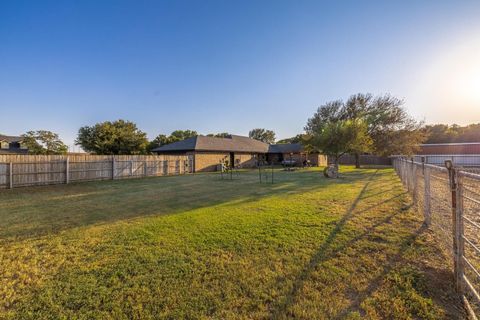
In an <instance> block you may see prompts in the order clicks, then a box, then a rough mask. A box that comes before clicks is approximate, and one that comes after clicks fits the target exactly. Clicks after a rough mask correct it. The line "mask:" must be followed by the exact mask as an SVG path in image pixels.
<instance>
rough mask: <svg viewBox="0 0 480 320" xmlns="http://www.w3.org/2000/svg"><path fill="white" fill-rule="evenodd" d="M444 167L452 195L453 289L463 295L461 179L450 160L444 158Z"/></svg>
mask: <svg viewBox="0 0 480 320" xmlns="http://www.w3.org/2000/svg"><path fill="white" fill-rule="evenodd" d="M445 167H446V168H447V169H448V178H449V181H450V190H451V197H452V229H453V232H452V233H453V234H452V236H453V259H454V261H453V269H454V279H455V289H456V290H457V293H459V294H460V295H463V274H464V265H463V254H464V252H463V251H464V246H463V188H462V186H461V181H460V184H459V175H458V172H457V170H456V168H454V167H453V163H452V161H451V160H446V161H445ZM460 180H461V178H460Z"/></svg>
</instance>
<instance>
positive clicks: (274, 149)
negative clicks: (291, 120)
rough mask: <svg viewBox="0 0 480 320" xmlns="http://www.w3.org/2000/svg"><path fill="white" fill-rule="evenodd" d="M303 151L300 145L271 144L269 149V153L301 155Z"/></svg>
mask: <svg viewBox="0 0 480 320" xmlns="http://www.w3.org/2000/svg"><path fill="white" fill-rule="evenodd" d="M302 151H303V146H302V145H301V144H300V143H279V144H271V145H270V147H269V148H268V152H269V153H299V152H302Z"/></svg>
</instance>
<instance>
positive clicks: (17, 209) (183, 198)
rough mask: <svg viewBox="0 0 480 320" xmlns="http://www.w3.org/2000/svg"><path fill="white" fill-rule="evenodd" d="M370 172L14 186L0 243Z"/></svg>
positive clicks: (304, 188)
mask: <svg viewBox="0 0 480 320" xmlns="http://www.w3.org/2000/svg"><path fill="white" fill-rule="evenodd" d="M371 174H372V170H358V171H349V172H347V173H344V174H343V176H342V179H338V180H329V179H326V178H324V177H322V176H321V173H320V171H310V170H305V171H301V172H298V173H297V172H293V173H290V172H288V173H287V172H285V173H284V172H281V173H279V174H278V176H277V179H276V180H275V183H274V184H260V183H259V181H258V177H257V175H256V172H246V173H242V176H241V179H240V180H237V181H236V180H231V181H230V180H221V178H220V175H218V174H201V175H192V176H190V175H189V176H172V177H158V178H146V179H132V180H116V181H99V182H85V183H78V184H72V185H67V186H65V185H56V186H45V187H42V188H39V187H32V188H24V189H14V190H9V191H6V192H3V193H0V200H2V201H1V203H0V210H1V211H3V212H2V214H0V221H1V224H0V243H1V242H9V241H19V240H24V239H31V238H36V237H41V236H45V235H49V234H55V233H58V232H61V231H64V230H68V229H71V228H77V227H83V226H89V225H98V224H105V223H112V222H115V221H120V220H127V219H133V218H139V217H147V216H155V215H168V214H178V213H182V212H185V211H189V210H194V209H199V208H207V207H214V206H218V205H222V204H229V203H235V204H237V205H239V204H242V203H248V202H252V201H258V200H261V199H262V198H265V197H275V196H282V195H287V194H288V195H291V194H299V193H304V192H313V191H318V190H320V189H322V188H327V187H330V186H332V185H338V184H345V185H348V184H351V183H355V182H357V181H361V180H363V179H366V178H368V177H369V176H370V175H371ZM2 206H3V208H2Z"/></svg>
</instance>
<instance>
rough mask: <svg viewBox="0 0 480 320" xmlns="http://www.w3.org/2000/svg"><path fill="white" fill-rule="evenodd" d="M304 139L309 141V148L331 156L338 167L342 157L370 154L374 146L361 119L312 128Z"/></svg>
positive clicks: (335, 121) (327, 123) (330, 122)
mask: <svg viewBox="0 0 480 320" xmlns="http://www.w3.org/2000/svg"><path fill="white" fill-rule="evenodd" d="M304 139H305V141H308V147H313V148H314V149H316V150H320V151H321V152H323V153H325V154H326V155H328V156H331V157H332V158H333V159H334V162H335V165H336V166H338V161H339V159H340V157H341V156H342V155H344V154H346V153H355V152H362V153H363V152H368V151H370V150H371V147H372V144H373V142H372V139H371V138H370V136H369V135H368V131H367V124H366V123H365V122H364V121H363V120H361V119H356V120H351V119H347V120H331V121H327V122H324V123H322V124H321V125H318V126H315V127H312V128H310V129H309V130H308V133H307V137H305V138H304Z"/></svg>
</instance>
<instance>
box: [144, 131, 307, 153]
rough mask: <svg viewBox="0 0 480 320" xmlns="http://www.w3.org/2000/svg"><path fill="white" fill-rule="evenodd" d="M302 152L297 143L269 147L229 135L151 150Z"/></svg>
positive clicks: (252, 140)
mask: <svg viewBox="0 0 480 320" xmlns="http://www.w3.org/2000/svg"><path fill="white" fill-rule="evenodd" d="M302 150H303V148H302V146H301V144H299V143H292V144H290V143H285V144H273V145H269V144H268V143H264V142H262V141H258V140H255V139H251V138H249V137H243V136H236V135H230V136H228V137H225V138H217V137H207V136H196V137H192V138H188V139H185V140H182V141H177V142H173V143H170V144H166V145H164V146H161V147H158V148H155V149H153V150H152V151H153V152H160V153H161V152H181V151H227V152H255V153H290V152H294V153H297V152H301V151H302Z"/></svg>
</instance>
